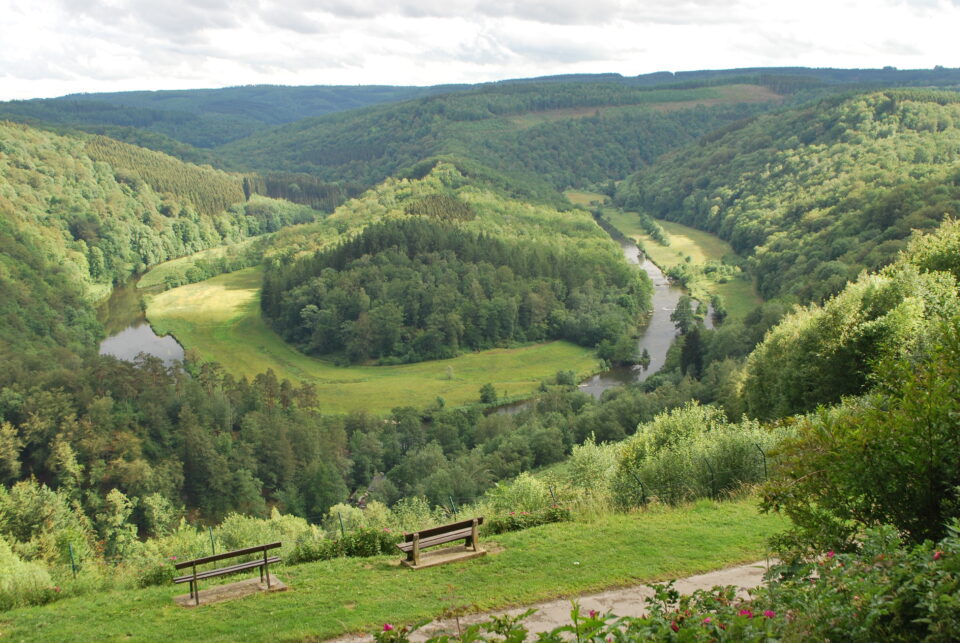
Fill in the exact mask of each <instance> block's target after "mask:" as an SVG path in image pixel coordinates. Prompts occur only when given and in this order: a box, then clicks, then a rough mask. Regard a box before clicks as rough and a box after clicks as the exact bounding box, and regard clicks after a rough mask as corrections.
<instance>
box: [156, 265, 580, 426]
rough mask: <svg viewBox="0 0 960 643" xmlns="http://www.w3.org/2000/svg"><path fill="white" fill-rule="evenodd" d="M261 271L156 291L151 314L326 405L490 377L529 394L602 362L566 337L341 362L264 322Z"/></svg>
mask: <svg viewBox="0 0 960 643" xmlns="http://www.w3.org/2000/svg"><path fill="white" fill-rule="evenodd" d="M261 274H262V273H261V269H260V268H247V269H244V270H239V271H237V272H233V273H229V274H225V275H220V276H217V277H214V278H212V279H208V280H206V281H202V282H199V283H195V284H190V285H188V286H181V287H180V288H174V289H172V290H168V291H166V292H163V293H160V294H158V295H154V296H152V297H150V298H149V300H148V306H147V318H148V319H149V320H150V323H151V325H152V326H153V327H154V329H155V330H156V331H157V332H158V333H171V334H173V335H174V336H175V337H176V338H177V340H178V341H179V342H180V343H181V344H182V345H183V347H184V348H185V349H186V350H187V351H195V352H196V354H197V355H199V357H200V358H201V359H204V360H215V361H217V362H219V363H220V364H222V365H223V367H224V368H225V369H226V370H227V372H229V373H232V374H233V375H235V376H238V377H239V376H242V375H246V376H247V377H253V376H255V375H257V374H258V373H263V372H265V371H266V370H267V369H268V368H270V369H273V371H274V372H275V373H276V374H277V377H279V378H288V379H290V380H292V381H296V382H313V383H314V384H315V385H316V387H317V393H318V395H319V399H320V403H321V408H322V409H323V410H324V411H325V412H328V413H345V412H349V411H354V410H358V409H365V410H368V411H371V412H374V413H380V412H386V411H389V410H390V409H392V408H394V407H397V406H420V407H424V406H428V405H430V404H432V403H433V402H434V401H436V398H437V397H438V396H439V397H442V398H443V399H444V401H445V402H446V403H447V404H448V405H461V404H466V403H468V402H476V401H477V400H478V399H479V390H480V387H481V386H483V385H484V384H486V383H487V382H490V383H492V384H493V385H494V386H495V387H496V390H497V393H498V395H499V396H500V397H501V398H511V397H523V396H525V395H529V394H530V393H531V392H532V391H534V390H535V389H536V388H537V387H538V386H539V384H540V382H541V381H542V380H544V379H547V378H548V377H550V376H552V375H553V374H555V373H556V372H557V371H565V370H573V371H576V372H577V374H578V375H581V376H586V375H588V374H589V373H591V372H594V371H595V370H596V369H597V366H598V364H597V358H596V355H595V352H594V351H593V350H592V349H590V348H584V347H582V346H577V345H575V344H571V343H569V342H561V341H554V342H547V343H544V344H533V345H527V346H521V347H518V348H503V349H493V350H488V351H482V352H478V353H468V354H465V355H461V356H459V357H456V358H454V359H449V360H440V361H431V362H419V363H416V364H403V365H399V366H351V367H341V366H335V365H334V364H333V363H332V362H330V361H327V360H322V359H317V358H314V357H308V356H306V355H304V354H302V353H300V352H298V351H297V350H295V349H294V348H293V347H292V346H290V345H289V344H287V343H285V342H284V341H283V340H282V339H281V338H280V336H279V335H277V334H276V333H275V332H273V330H271V329H270V328H269V327H268V326H267V325H266V324H265V323H264V321H263V319H262V318H261V316H260V283H261Z"/></svg>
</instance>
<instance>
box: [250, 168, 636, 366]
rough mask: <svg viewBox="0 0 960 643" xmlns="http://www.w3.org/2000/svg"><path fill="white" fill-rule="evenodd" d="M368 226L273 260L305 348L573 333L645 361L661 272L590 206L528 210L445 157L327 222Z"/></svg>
mask: <svg viewBox="0 0 960 643" xmlns="http://www.w3.org/2000/svg"><path fill="white" fill-rule="evenodd" d="M371 210H372V211H373V216H372V217H371V212H370V211H371ZM365 212H366V213H367V214H366V216H364V213H365ZM367 217H370V218H369V219H367ZM366 220H369V225H367V226H366V227H365V228H364V229H363V230H362V231H361V232H360V233H359V234H357V235H356V236H353V237H352V238H349V239H348V240H346V241H344V242H342V243H340V244H339V245H338V246H336V247H335V248H324V249H322V250H320V251H318V252H316V253H314V254H313V255H312V256H305V257H301V258H299V259H297V260H295V261H293V262H287V261H282V262H281V261H277V260H271V261H268V262H267V272H266V275H265V277H264V287H263V293H262V298H261V306H262V309H263V311H264V314H265V316H266V317H267V318H268V319H270V320H271V321H272V323H273V324H274V326H275V327H276V328H277V329H278V330H279V331H280V332H281V333H282V334H283V335H284V337H285V338H286V339H287V340H288V341H292V342H294V343H296V344H297V345H298V346H300V347H301V348H302V349H303V350H305V351H306V352H308V353H314V354H319V355H324V354H330V353H336V354H340V355H342V356H344V357H345V358H346V360H347V361H349V362H362V361H365V360H367V359H370V358H378V359H380V360H381V362H391V363H395V362H397V361H403V362H411V361H420V360H423V359H438V358H444V357H453V356H454V355H456V354H457V353H458V352H459V351H460V350H464V349H467V350H479V349H484V348H490V347H493V346H498V345H509V344H511V343H515V342H525V341H543V340H547V339H561V338H562V339H569V340H571V341H574V342H576V343H579V344H583V345H587V346H598V347H599V348H600V353H601V356H602V357H604V358H606V359H614V360H616V361H623V362H629V361H633V360H635V359H636V356H635V355H634V353H635V341H634V340H633V336H634V329H635V327H636V324H637V321H638V318H639V315H640V313H641V312H642V311H643V310H645V309H646V308H647V307H648V306H649V297H650V291H651V288H650V284H649V280H647V279H646V278H645V276H642V273H640V272H639V271H636V270H634V269H632V268H630V267H629V266H628V265H627V264H626V263H625V261H624V259H623V257H622V255H621V254H620V252H619V249H618V248H617V246H616V244H614V243H613V242H612V241H611V240H610V239H609V238H607V237H606V236H605V234H604V233H603V232H602V231H601V230H600V229H599V228H598V227H597V226H596V225H595V224H594V223H592V222H591V221H590V219H589V215H587V214H586V213H585V212H582V211H580V212H569V213H566V214H560V213H558V212H556V211H551V210H550V209H549V208H546V207H541V208H539V210H537V209H533V208H530V207H529V206H526V207H525V206H523V205H521V204H519V203H517V202H511V201H509V200H507V199H505V198H503V197H497V196H496V195H495V194H494V193H493V192H491V191H490V190H489V188H486V189H485V188H478V186H477V185H476V184H474V183H473V182H471V181H468V180H467V179H466V177H464V176H463V175H462V174H461V173H460V172H458V171H457V170H456V168H454V167H453V166H450V165H449V164H440V165H438V166H436V167H435V168H434V169H433V170H432V171H431V173H430V174H429V175H427V176H426V177H424V178H423V179H418V180H413V181H408V180H401V181H398V182H394V183H387V184H385V185H384V186H382V187H381V188H380V189H378V190H375V191H372V192H371V193H370V194H368V195H366V196H365V197H363V198H361V199H358V200H357V201H356V202H350V203H347V204H345V205H344V206H342V208H341V209H339V210H338V211H336V212H335V213H334V214H333V215H332V216H331V217H328V218H327V219H326V220H325V221H324V222H323V223H322V224H318V225H322V226H328V227H329V226H331V225H332V226H336V225H338V224H340V225H347V224H348V225H350V226H351V228H353V229H356V226H358V225H359V224H360V223H361V222H363V221H366ZM321 238H322V237H321ZM283 247H284V246H283V243H282V242H279V241H278V243H277V244H276V245H275V248H274V250H271V251H270V252H271V256H275V255H277V253H281V252H283V250H282V248H283ZM297 252H298V253H302V252H303V249H300V248H298V250H297Z"/></svg>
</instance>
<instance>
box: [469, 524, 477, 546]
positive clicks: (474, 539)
mask: <svg viewBox="0 0 960 643" xmlns="http://www.w3.org/2000/svg"><path fill="white" fill-rule="evenodd" d="M477 540H478V535H477V519H476V518H474V519H473V526H472V527H471V529H470V544H471V545H473V551H477Z"/></svg>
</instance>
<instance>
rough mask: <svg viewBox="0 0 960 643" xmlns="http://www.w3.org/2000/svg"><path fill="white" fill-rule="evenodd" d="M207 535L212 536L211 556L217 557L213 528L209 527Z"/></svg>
mask: <svg viewBox="0 0 960 643" xmlns="http://www.w3.org/2000/svg"><path fill="white" fill-rule="evenodd" d="M207 533H208V534H210V554H211V555H213V556H216V554H217V546H216V545H215V544H214V542H213V527H207Z"/></svg>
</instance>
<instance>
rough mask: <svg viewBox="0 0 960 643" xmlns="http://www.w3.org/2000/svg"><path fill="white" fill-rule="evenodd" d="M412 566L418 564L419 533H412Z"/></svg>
mask: <svg viewBox="0 0 960 643" xmlns="http://www.w3.org/2000/svg"><path fill="white" fill-rule="evenodd" d="M411 553H412V554H413V566H414V567H417V566H419V565H420V534H414V535H413V550H411Z"/></svg>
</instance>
